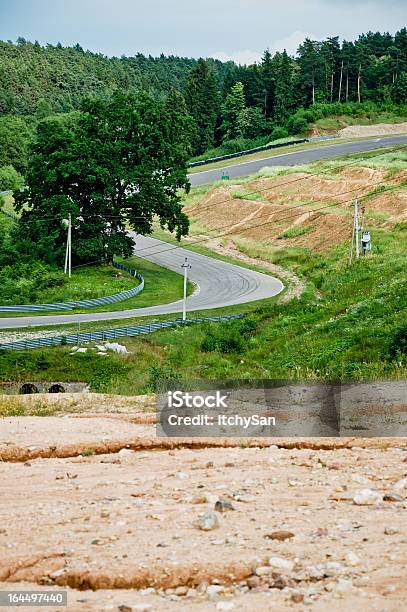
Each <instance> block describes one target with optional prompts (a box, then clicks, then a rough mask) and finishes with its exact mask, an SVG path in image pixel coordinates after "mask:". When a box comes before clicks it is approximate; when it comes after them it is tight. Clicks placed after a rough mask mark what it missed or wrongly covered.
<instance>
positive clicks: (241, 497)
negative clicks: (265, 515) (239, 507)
mask: <svg viewBox="0 0 407 612" xmlns="http://www.w3.org/2000/svg"><path fill="white" fill-rule="evenodd" d="M233 499H235V500H236V501H238V502H243V503H245V504H250V503H252V502H254V501H256V498H255V497H254V496H253V495H240V494H239V493H237V494H236V495H234V496H233Z"/></svg>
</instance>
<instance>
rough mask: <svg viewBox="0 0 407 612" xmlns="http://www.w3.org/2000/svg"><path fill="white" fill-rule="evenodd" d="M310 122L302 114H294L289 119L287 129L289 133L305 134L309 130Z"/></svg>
mask: <svg viewBox="0 0 407 612" xmlns="http://www.w3.org/2000/svg"><path fill="white" fill-rule="evenodd" d="M307 128H308V122H307V120H306V119H304V117H301V115H293V116H292V117H290V118H289V120H288V121H287V129H288V132H289V134H291V135H294V134H304V132H306V131H307Z"/></svg>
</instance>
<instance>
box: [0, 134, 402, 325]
mask: <svg viewBox="0 0 407 612" xmlns="http://www.w3.org/2000/svg"><path fill="white" fill-rule="evenodd" d="M405 144H407V135H401V136H384V137H380V138H376V139H367V140H358V141H354V142H347V143H338V144H333V145H329V146H324V147H319V148H315V149H306V150H304V151H296V152H292V153H284V154H282V155H274V156H273V157H269V158H263V159H258V160H254V161H249V162H241V163H236V164H233V165H231V166H228V167H225V168H220V169H214V170H204V171H201V172H197V173H194V174H190V175H189V178H190V180H191V183H192V185H202V184H205V183H209V182H212V181H216V180H219V179H220V178H221V177H222V174H223V172H224V171H227V173H228V175H229V176H230V177H231V178H233V177H238V176H245V175H248V174H252V173H253V172H257V171H258V170H260V168H263V167H264V166H293V165H296V164H303V163H309V162H312V161H316V160H319V159H332V158H334V157H338V156H341V155H347V154H350V153H357V152H361V151H371V150H374V149H380V148H382V147H386V146H390V145H405ZM135 238H136V250H135V254H136V255H139V256H140V257H143V258H145V259H148V260H149V261H152V262H154V263H157V264H158V265H160V266H163V267H165V268H168V269H170V270H173V271H175V272H178V273H181V272H182V269H181V266H182V264H183V262H184V260H185V257H188V260H189V263H190V264H191V266H192V268H191V270H190V272H189V279H190V280H191V281H192V282H193V283H195V285H196V291H195V292H194V294H193V295H191V296H190V297H189V298H188V300H187V309H188V310H189V311H191V310H209V309H212V308H221V307H224V306H232V305H236V304H245V303H247V302H253V301H256V300H262V299H265V298H270V297H273V296H275V295H277V294H278V293H280V292H281V291H282V290H283V288H284V287H283V284H282V283H281V281H279V280H278V279H276V278H273V277H272V276H268V275H266V274H261V273H259V272H254V271H253V270H248V269H246V268H241V267H240V266H237V265H232V264H229V263H225V262H223V261H220V260H219V259H213V258H211V257H206V256H204V255H199V254H198V253H193V252H191V251H188V250H185V249H181V248H178V247H177V248H172V247H171V245H169V244H167V243H165V242H161V241H160V240H156V239H155V238H149V237H145V236H137V237H136V236H135ZM163 300H165V296H163ZM181 311H182V301H181V300H178V301H177V302H172V303H170V304H161V305H159V306H151V307H146V308H135V309H132V310H122V311H116V312H97V313H86V314H70V315H69V314H63V315H47V316H33V317H7V318H0V329H10V328H17V327H27V326H30V325H32V326H43V325H58V324H63V323H78V322H79V321H80V322H90V321H109V320H113V319H129V318H131V317H144V316H154V315H162V314H174V313H180V312H181Z"/></svg>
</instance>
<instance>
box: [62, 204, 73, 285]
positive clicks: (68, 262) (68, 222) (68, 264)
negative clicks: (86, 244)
mask: <svg viewBox="0 0 407 612" xmlns="http://www.w3.org/2000/svg"><path fill="white" fill-rule="evenodd" d="M63 224H64V225H65V227H67V228H68V236H67V240H66V251H65V267H64V273H65V274H66V273H68V276H69V278H71V271H72V216H71V213H69V214H68V219H64V220H63Z"/></svg>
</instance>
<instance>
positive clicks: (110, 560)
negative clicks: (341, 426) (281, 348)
mask: <svg viewBox="0 0 407 612" xmlns="http://www.w3.org/2000/svg"><path fill="white" fill-rule="evenodd" d="M141 401H144V400H141ZM112 411H113V414H112V413H110V414H109V413H107V412H106V413H100V412H97V411H96V412H94V411H93V412H89V411H88V412H87V413H85V414H73V415H70V414H65V415H64V416H60V417H13V418H6V419H3V420H2V423H1V425H2V426H1V429H0V454H1V457H2V459H3V462H2V463H0V483H1V484H0V496H1V497H0V498H1V500H2V502H3V503H2V504H1V509H0V581H1V585H0V588H1V589H15V590H20V589H39V588H49V589H55V588H63V589H66V588H67V589H68V610H69V611H85V610H89V611H93V612H102V611H104V610H121V611H122V612H123V611H124V612H126V611H128V610H134V611H136V610H139V611H140V610H145V611H147V610H151V611H153V610H157V611H161V610H163V611H164V610H171V611H172V610H174V611H177V610H187V611H188V612H189V611H192V612H195V611H196V612H201V611H202V612H203V611H205V612H206V611H210V610H239V611H252V610H261V611H263V610H269V609H273V610H277V611H279V610H291V609H296V610H301V611H304V610H310V609H311V610H318V611H323V610H327V609H331V610H333V611H338V612H339V611H342V610H350V609H354V610H358V611H359V610H360V611H364V610H366V611H368V610H369V611H370V610H378V611H380V610H385V611H387V610H389V611H392V610H400V609H402V608H403V603H404V602H405V597H406V587H405V583H406V575H407V570H406V568H407V546H406V544H407V528H406V521H405V512H406V509H407V500H406V499H405V495H406V491H407V489H406V488H405V487H406V486H407V482H406V483H404V482H403V478H404V476H405V474H406V473H407V439H406V438H397V439H395V438H393V439H386V440H377V439H370V440H369V439H367V440H362V439H360V440H356V439H353V440H352V439H336V440H330V439H325V440H323V441H322V442H323V444H322V447H323V448H324V450H323V449H321V448H319V445H318V442H321V439H319V441H318V439H317V440H314V443H310V441H309V440H308V446H309V448H299V447H300V446H307V441H306V440H302V441H301V440H297V441H295V440H291V441H290V440H273V439H266V440H264V439H263V440H260V441H258V442H256V441H253V440H250V441H248V440H247V439H246V440H239V439H236V438H234V439H228V440H225V439H218V440H212V441H210V440H207V442H206V443H205V440H203V441H200V442H199V444H195V446H194V444H193V443H192V441H191V440H190V441H189V443H188V441H183V442H182V444H179V443H178V442H179V441H178V442H177V441H176V442H177V443H176V444H174V445H172V446H171V445H170V446H166V445H165V444H162V443H160V441H159V440H157V438H156V436H155V428H154V425H153V424H152V419H151V416H152V415H150V414H148V413H145V412H144V413H140V412H134V411H132V412H130V411H129V410H127V412H126V411H125V410H122V411H120V410H119V411H118V410H116V409H115V408H114V407H113V409H112ZM164 442H166V441H164ZM167 442H169V443H170V444H172V443H173V442H174V440H167ZM194 442H196V441H194ZM212 443H213V444H218V445H219V446H218V448H212V447H211V444H212ZM249 444H255V446H254V447H249ZM177 445H178V446H177ZM340 446H342V448H341V447H340ZM126 447H127V448H126ZM131 449H134V450H131ZM81 451H82V454H80V452H81ZM400 481H401V484H400ZM397 483H399V484H397ZM361 489H371V490H374V491H376V492H377V493H376V497H375V499H374V503H372V504H371V505H357V504H356V503H355V501H354V499H353V495H354V494H355V492H356V491H358V490H361ZM4 500H6V503H4ZM216 502H221V503H220V507H219V503H218V505H217V506H216V508H217V509H215V504H216ZM220 510H223V511H220ZM206 512H207V513H209V515H208V516H207V517H206V519H205V516H203V515H204V513H206ZM214 516H215V517H216V518H215V519H214V518H213V517H214ZM208 517H209V518H208ZM204 519H205V520H206V521H209V526H210V527H212V525H210V523H211V521H215V523H216V524H215V526H214V528H211V529H209V530H207V531H206V530H202V529H201V528H200V526H201V527H202V526H203V525H204V522H203V521H204ZM206 526H208V524H207V525H206ZM33 527H34V529H33ZM276 532H277V533H276ZM278 532H280V533H278ZM281 532H285V533H281ZM276 558H277V559H276ZM5 609H6V608H5ZM20 609H21V610H24V609H26V610H29V609H32V608H20ZM35 609H41V608H35ZM42 609H43V610H50V609H52V610H53V609H54V608H53V607H51V608H45V607H44V608H42ZM55 609H57V608H55Z"/></svg>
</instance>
